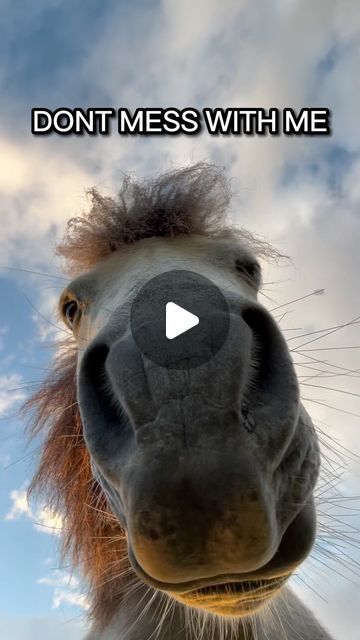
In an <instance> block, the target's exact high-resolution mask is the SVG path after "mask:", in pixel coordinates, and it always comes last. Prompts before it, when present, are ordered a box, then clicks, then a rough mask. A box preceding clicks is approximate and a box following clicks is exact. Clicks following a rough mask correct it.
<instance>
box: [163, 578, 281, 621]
mask: <svg viewBox="0 0 360 640" xmlns="http://www.w3.org/2000/svg"><path fill="white" fill-rule="evenodd" d="M288 577H289V575H286V576H281V577H277V578H270V579H265V580H243V581H238V582H223V583H220V584H213V585H207V586H205V587H200V588H198V589H193V590H191V591H186V592H185V593H181V594H180V593H172V594H171V595H172V596H173V597H174V598H175V599H176V600H179V601H180V602H182V603H183V604H186V605H188V606H190V607H195V608H199V609H205V610H207V611H210V612H212V613H214V614H218V615H222V616H226V615H229V616H246V615H249V614H251V613H253V612H254V611H256V610H257V609H259V608H260V607H261V606H262V605H263V604H264V603H265V602H266V601H267V600H269V599H270V598H272V597H273V596H274V595H276V594H277V593H278V592H279V591H280V590H281V589H282V587H283V586H284V584H285V582H286V581H287V579H288Z"/></svg>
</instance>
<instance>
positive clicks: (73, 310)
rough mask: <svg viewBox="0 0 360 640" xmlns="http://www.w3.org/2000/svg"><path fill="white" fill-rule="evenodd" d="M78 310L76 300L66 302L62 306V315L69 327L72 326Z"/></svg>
mask: <svg viewBox="0 0 360 640" xmlns="http://www.w3.org/2000/svg"><path fill="white" fill-rule="evenodd" d="M79 309H80V307H79V305H78V303H77V302H76V300H68V301H67V302H65V304H64V306H63V314H64V318H65V319H66V322H67V323H68V325H69V326H70V327H72V326H73V325H74V322H75V320H76V316H77V314H78V312H79Z"/></svg>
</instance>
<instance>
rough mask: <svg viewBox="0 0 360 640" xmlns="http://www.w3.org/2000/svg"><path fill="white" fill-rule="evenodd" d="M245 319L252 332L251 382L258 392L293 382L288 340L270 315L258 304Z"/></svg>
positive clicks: (245, 311) (244, 315) (243, 314)
mask: <svg viewBox="0 0 360 640" xmlns="http://www.w3.org/2000/svg"><path fill="white" fill-rule="evenodd" d="M242 317H243V320H244V321H245V322H246V324H247V325H248V326H249V328H250V329H251V332H252V349H251V371H250V384H251V386H252V387H253V388H254V387H255V388H256V389H257V390H258V391H261V392H262V393H267V392H269V391H270V390H271V389H272V390H273V391H275V390H276V389H279V386H281V385H284V384H286V385H287V384H289V383H290V382H291V385H293V384H294V382H295V380H296V378H295V374H294V373H293V371H292V369H293V367H292V363H291V358H290V354H289V351H288V348H287V345H286V342H285V340H284V338H283V336H282V334H281V332H280V330H279V328H278V327H277V325H276V323H275V321H274V320H273V318H272V317H271V316H270V314H269V313H268V312H267V311H266V310H264V309H260V308H257V307H251V308H247V309H245V310H244V311H243V313H242Z"/></svg>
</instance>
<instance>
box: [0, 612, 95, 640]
mask: <svg viewBox="0 0 360 640" xmlns="http://www.w3.org/2000/svg"><path fill="white" fill-rule="evenodd" d="M85 633H86V626H85V624H84V623H83V622H80V621H78V620H71V619H69V620H66V619H65V620H64V617H63V616H62V617H60V616H59V617H57V616H55V615H52V616H43V617H40V616H16V617H15V616H6V615H1V616H0V637H1V638H4V639H6V640H8V639H10V638H11V640H49V638H51V640H64V638H66V640H80V639H82V638H83V637H84V636H85Z"/></svg>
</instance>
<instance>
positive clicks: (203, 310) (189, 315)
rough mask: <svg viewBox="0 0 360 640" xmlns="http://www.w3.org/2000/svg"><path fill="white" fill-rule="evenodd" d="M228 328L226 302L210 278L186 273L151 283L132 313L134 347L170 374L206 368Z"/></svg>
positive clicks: (165, 275) (173, 273)
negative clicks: (206, 363) (170, 370)
mask: <svg viewBox="0 0 360 640" xmlns="http://www.w3.org/2000/svg"><path fill="white" fill-rule="evenodd" d="M229 324H230V316H229V310H228V306H227V302H226V299H225V297H224V295H223V293H222V292H221V291H220V289H219V288H218V287H216V286H215V285H214V284H213V283H212V282H211V281H210V280H209V279H208V278H205V277H204V276H201V275H200V274H198V273H195V272H193V271H187V270H173V271H166V272H165V273H162V274H161V275H159V276H155V277H154V278H151V279H150V280H149V281H148V282H147V283H146V284H145V285H144V286H143V287H142V289H140V291H139V293H138V294H137V296H136V297H135V299H134V301H133V303H132V306H131V311H130V325H131V332H132V335H133V338H134V340H135V343H136V345H137V347H138V348H139V349H140V351H141V352H142V353H143V355H144V356H145V357H146V358H148V359H149V360H151V361H152V362H154V363H156V364H157V365H160V366H162V367H167V368H170V369H190V368H192V367H198V366H200V365H201V364H204V363H205V362H207V361H208V360H210V358H212V357H214V356H215V355H216V353H217V352H218V351H219V349H221V347H222V346H223V344H224V342H225V340H226V337H227V334H228V330H229Z"/></svg>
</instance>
